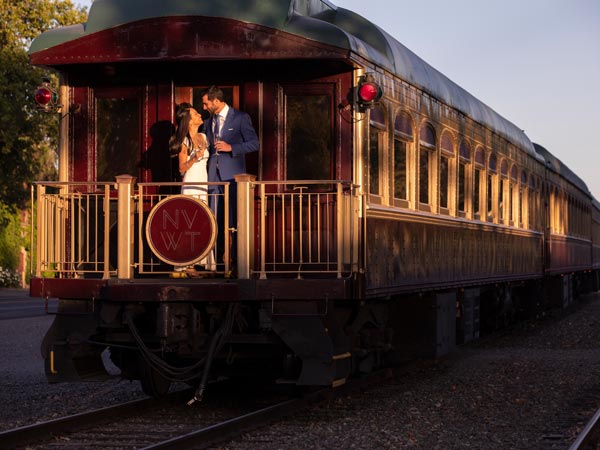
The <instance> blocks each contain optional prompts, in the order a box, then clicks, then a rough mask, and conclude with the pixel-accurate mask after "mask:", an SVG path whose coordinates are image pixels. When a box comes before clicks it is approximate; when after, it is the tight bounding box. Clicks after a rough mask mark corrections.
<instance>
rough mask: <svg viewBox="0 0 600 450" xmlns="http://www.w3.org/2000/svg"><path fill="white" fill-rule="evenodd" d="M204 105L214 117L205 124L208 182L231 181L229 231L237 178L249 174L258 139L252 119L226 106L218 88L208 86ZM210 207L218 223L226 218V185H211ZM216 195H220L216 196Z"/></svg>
mask: <svg viewBox="0 0 600 450" xmlns="http://www.w3.org/2000/svg"><path fill="white" fill-rule="evenodd" d="M202 105H203V107H204V109H205V110H207V111H208V112H210V114H211V116H212V118H211V119H210V120H208V121H207V122H206V123H205V126H204V131H205V133H206V136H207V138H208V143H209V148H208V150H209V153H210V157H209V159H208V181H209V182H210V181H228V182H229V224H227V225H226V226H225V232H227V228H237V185H236V183H235V180H234V177H235V175H238V174H240V173H246V153H251V152H255V151H257V150H258V145H259V143H258V136H257V135H256V131H255V130H254V127H253V126H252V120H251V119H250V116H249V115H248V114H247V113H245V112H243V111H238V110H236V109H233V108H232V107H230V106H229V105H228V104H227V103H225V101H224V98H223V91H222V90H221V89H219V88H218V87H217V86H211V87H209V88H208V89H207V90H206V91H205V92H204V95H203V96H202ZM209 189H210V191H209V192H210V194H212V195H210V197H211V200H212V202H211V206H212V208H213V211H214V212H215V214H216V218H217V223H218V224H222V223H224V219H223V210H224V207H223V195H222V194H223V192H224V190H223V186H210V187H209ZM215 194H217V195H215ZM231 236H232V240H231V260H232V262H234V261H235V254H236V243H235V240H234V239H233V236H235V233H233V234H232V235H231ZM224 250H225V249H224V240H223V233H219V235H218V237H217V258H219V257H220V255H223V253H224Z"/></svg>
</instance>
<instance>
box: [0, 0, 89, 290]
mask: <svg viewBox="0 0 600 450" xmlns="http://www.w3.org/2000/svg"><path fill="white" fill-rule="evenodd" d="M0 11H2V21H0V168H1V169H0V286H12V285H15V283H17V284H18V281H19V280H18V276H17V275H15V273H16V272H15V270H16V269H17V267H18V262H19V255H20V252H21V248H25V249H26V250H29V249H28V246H29V233H28V231H27V230H26V229H24V228H23V224H22V220H21V214H20V212H19V211H23V210H26V209H27V203H28V200H29V185H30V184H31V183H32V182H33V181H35V180H48V179H54V178H55V177H56V161H57V155H56V148H57V139H58V122H59V117H58V114H46V113H42V112H39V111H37V110H36V105H35V101H34V99H33V95H34V93H35V90H36V88H37V86H38V85H39V84H40V82H41V80H42V77H46V78H51V79H52V80H53V84H54V85H55V86H56V85H57V84H58V83H57V77H56V75H54V74H51V73H49V72H48V71H44V70H42V69H40V68H37V67H33V66H31V65H30V64H29V57H28V55H27V49H28V48H29V46H30V45H31V42H32V41H33V39H35V38H36V37H37V36H39V35H40V34H41V33H43V32H44V31H46V30H49V29H51V28H55V27H58V26H66V25H73V24H77V23H83V22H85V21H86V20H87V12H86V9H85V8H84V7H76V6H75V5H74V4H73V2H72V1H71V0H18V1H17V0H0Z"/></svg>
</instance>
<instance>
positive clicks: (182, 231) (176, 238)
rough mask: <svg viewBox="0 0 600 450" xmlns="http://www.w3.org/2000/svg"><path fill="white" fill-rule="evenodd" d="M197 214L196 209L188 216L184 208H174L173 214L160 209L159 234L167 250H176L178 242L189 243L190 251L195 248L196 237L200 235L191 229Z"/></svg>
mask: <svg viewBox="0 0 600 450" xmlns="http://www.w3.org/2000/svg"><path fill="white" fill-rule="evenodd" d="M197 215H198V211H194V214H193V215H192V217H190V215H189V213H188V211H186V210H185V209H176V210H174V211H173V215H172V214H171V213H170V212H169V211H166V210H163V211H162V230H161V231H160V236H161V238H162V240H163V244H164V245H165V248H166V249H167V250H177V248H178V247H179V245H180V244H181V245H186V246H187V245H189V247H190V250H192V251H194V250H196V248H195V247H196V245H195V244H196V238H197V237H200V236H201V235H202V233H201V232H199V231H193V229H192V228H193V226H194V222H195V221H196V218H197ZM180 217H183V221H181V220H180ZM182 225H183V226H182ZM182 237H183V238H184V239H183V241H182Z"/></svg>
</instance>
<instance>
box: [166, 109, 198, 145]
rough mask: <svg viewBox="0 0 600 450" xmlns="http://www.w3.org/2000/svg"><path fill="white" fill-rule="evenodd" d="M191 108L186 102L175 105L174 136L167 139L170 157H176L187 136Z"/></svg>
mask: <svg viewBox="0 0 600 450" xmlns="http://www.w3.org/2000/svg"><path fill="white" fill-rule="evenodd" d="M193 107H194V106H193V105H192V104H191V103H187V102H183V103H180V104H179V105H177V110H176V111H175V124H176V126H177V128H176V130H175V134H173V135H172V136H171V138H170V139H169V151H170V152H171V155H178V154H179V152H180V151H181V146H182V144H183V141H184V140H185V138H186V137H187V135H188V129H189V127H190V120H191V114H190V109H192V108H193Z"/></svg>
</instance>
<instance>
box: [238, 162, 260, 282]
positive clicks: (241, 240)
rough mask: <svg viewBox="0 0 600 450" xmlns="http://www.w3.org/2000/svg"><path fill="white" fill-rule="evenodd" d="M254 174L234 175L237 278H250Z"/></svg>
mask: <svg viewBox="0 0 600 450" xmlns="http://www.w3.org/2000/svg"><path fill="white" fill-rule="evenodd" d="M254 180H256V176H254V175H249V174H247V173H242V174H239V175H236V176H235V182H236V183H237V266H238V278H239V279H242V280H247V279H249V278H250V269H251V267H252V261H251V258H252V254H253V251H252V249H253V248H254V238H253V236H254V233H253V231H252V230H253V225H254V223H253V222H254V221H253V217H254V214H253V213H254V207H253V195H252V193H253V191H254V186H253V185H252V183H253V182H254Z"/></svg>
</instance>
